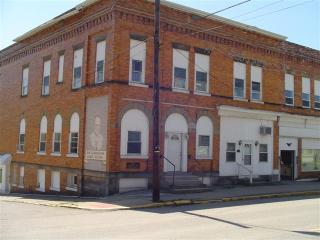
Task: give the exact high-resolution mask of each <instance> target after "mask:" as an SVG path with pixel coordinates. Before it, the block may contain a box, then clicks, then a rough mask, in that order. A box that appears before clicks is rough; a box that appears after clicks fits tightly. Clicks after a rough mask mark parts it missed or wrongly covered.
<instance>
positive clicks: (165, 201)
mask: <svg viewBox="0 0 320 240" xmlns="http://www.w3.org/2000/svg"><path fill="white" fill-rule="evenodd" d="M303 195H320V181H315V182H281V183H279V184H276V185H265V186H231V187H230V186H229V187H214V188H213V189H212V191H210V192H204V193H189V194H170V193H161V202H159V203H153V202H152V201H151V198H152V193H151V191H140V192H131V193H123V194H117V195H112V196H108V197H105V198H82V197H81V198H80V197H67V196H49V195H32V194H8V195H0V202H1V201H5V202H19V203H29V204H36V205H44V206H52V207H68V208H76V209H83V210H105V211H116V210H123V209H138V208H150V207H161V206H177V205H186V204H201V203H211V202H225V201H238V200H249V199H259V198H274V197H288V196H303Z"/></svg>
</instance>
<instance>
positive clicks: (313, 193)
mask: <svg viewBox="0 0 320 240" xmlns="http://www.w3.org/2000/svg"><path fill="white" fill-rule="evenodd" d="M317 195H320V191H305V192H286V193H270V194H260V195H247V196H235V197H224V198H216V199H205V200H201V199H200V200H191V199H177V200H168V201H161V202H157V203H148V204H142V205H136V206H131V207H124V206H118V207H113V208H110V209H108V208H89V207H82V206H79V205H76V204H73V203H64V202H62V203H46V202H32V201H27V200H21V199H13V200H10V199H5V200H1V201H4V202H18V203H27V204H33V205H41V206H50V207H63V208H72V209H79V210H88V211H119V210H131V209H132V210H133V209H146V208H159V207H175V206H184V205H192V204H209V203H218V202H234V201H244V200H255V199H268V198H282V197H297V196H317Z"/></svg>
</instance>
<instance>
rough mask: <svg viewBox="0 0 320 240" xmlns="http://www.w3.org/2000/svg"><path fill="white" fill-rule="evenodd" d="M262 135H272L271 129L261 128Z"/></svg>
mask: <svg viewBox="0 0 320 240" xmlns="http://www.w3.org/2000/svg"><path fill="white" fill-rule="evenodd" d="M260 134H261V135H270V134H271V127H264V126H261V127H260Z"/></svg>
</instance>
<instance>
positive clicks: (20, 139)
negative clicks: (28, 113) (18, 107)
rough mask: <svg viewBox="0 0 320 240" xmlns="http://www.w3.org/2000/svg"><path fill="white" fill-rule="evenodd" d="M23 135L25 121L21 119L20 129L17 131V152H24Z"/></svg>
mask: <svg viewBox="0 0 320 240" xmlns="http://www.w3.org/2000/svg"><path fill="white" fill-rule="evenodd" d="M25 133H26V120H25V119H21V121H20V129H19V139H18V147H17V151H18V152H24V142H25Z"/></svg>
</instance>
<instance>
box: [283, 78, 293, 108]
mask: <svg viewBox="0 0 320 240" xmlns="http://www.w3.org/2000/svg"><path fill="white" fill-rule="evenodd" d="M284 94H285V104H286V105H290V106H293V105H294V76H293V75H292V74H285V92H284Z"/></svg>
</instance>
